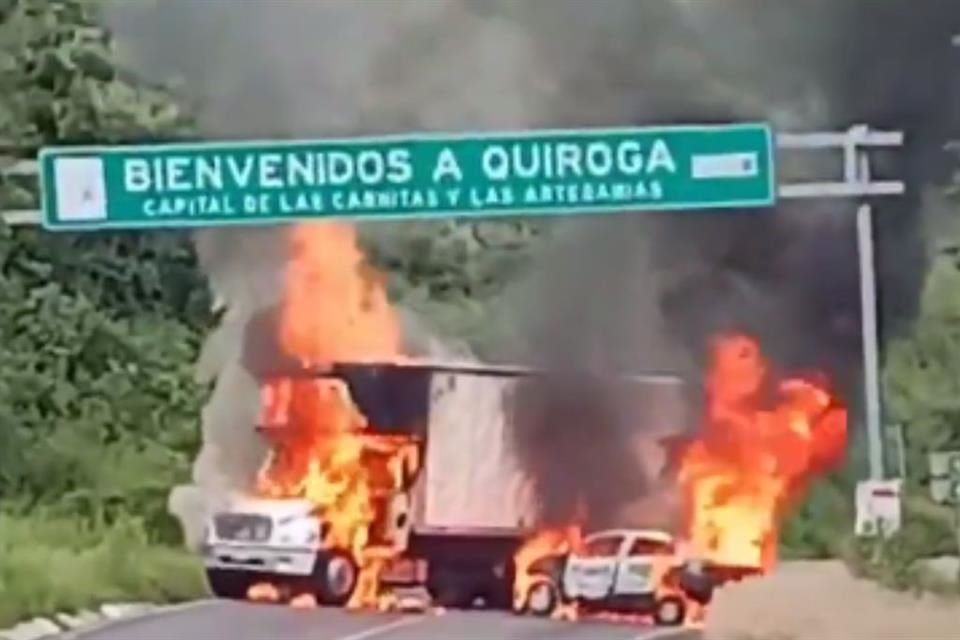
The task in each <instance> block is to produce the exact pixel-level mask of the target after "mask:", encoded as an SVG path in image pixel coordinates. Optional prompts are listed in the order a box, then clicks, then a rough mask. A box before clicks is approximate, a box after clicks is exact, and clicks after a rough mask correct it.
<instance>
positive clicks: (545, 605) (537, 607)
mask: <svg viewBox="0 0 960 640" xmlns="http://www.w3.org/2000/svg"><path fill="white" fill-rule="evenodd" d="M559 601H560V595H559V594H558V593H557V588H556V587H555V586H554V585H553V583H551V582H550V581H549V580H537V581H536V582H534V583H533V585H531V587H530V589H529V590H528V591H527V600H526V603H525V604H524V610H525V611H527V612H529V613H530V614H532V615H535V616H537V617H540V618H548V617H550V616H551V615H552V614H553V612H554V611H556V609H557V604H558V603H559Z"/></svg>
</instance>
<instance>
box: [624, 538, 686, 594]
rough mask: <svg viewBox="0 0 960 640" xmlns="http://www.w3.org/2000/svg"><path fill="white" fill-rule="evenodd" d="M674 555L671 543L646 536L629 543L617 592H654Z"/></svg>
mask: <svg viewBox="0 0 960 640" xmlns="http://www.w3.org/2000/svg"><path fill="white" fill-rule="evenodd" d="M673 555H674V548H673V544H672V543H671V542H668V541H665V540H661V539H658V538H648V537H644V536H637V537H636V538H633V539H632V540H629V541H628V547H627V549H626V552H625V553H624V555H623V557H622V558H621V560H620V566H619V567H618V571H617V577H616V585H615V593H616V594H617V595H625V596H639V595H648V594H652V593H655V592H656V590H657V588H658V587H659V586H660V581H661V580H662V579H663V574H664V573H665V569H666V567H667V565H668V564H669V563H670V560H671V558H672V557H673Z"/></svg>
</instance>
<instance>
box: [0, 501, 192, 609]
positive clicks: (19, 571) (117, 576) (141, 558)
mask: <svg viewBox="0 0 960 640" xmlns="http://www.w3.org/2000/svg"><path fill="white" fill-rule="evenodd" d="M204 593H205V586H204V580H203V572H202V568H201V564H200V561H199V559H198V558H196V557H194V556H191V555H189V554H188V553H187V552H185V551H183V550H181V549H177V548H174V547H168V546H163V545H158V544H156V543H154V542H152V541H151V539H150V536H148V535H147V529H146V528H145V525H144V522H143V521H142V520H137V519H134V518H125V519H123V520H119V521H118V522H116V523H115V524H113V525H110V526H103V525H97V524H94V523H92V522H90V521H87V520H83V519H80V518H76V517H72V518H63V517H57V516H52V515H49V514H34V515H31V516H29V517H26V516H19V515H14V514H9V513H8V514H0V627H3V626H9V625H11V624H14V623H15V622H17V621H19V620H22V619H24V618H27V617H30V616H35V615H44V614H52V613H55V612H58V611H77V610H80V609H83V608H87V607H94V606H96V605H98V604H100V603H103V602H107V601H117V600H120V601H129V600H131V599H133V600H144V601H150V602H177V601H183V600H189V599H194V598H198V597H201V596H203V594H204Z"/></svg>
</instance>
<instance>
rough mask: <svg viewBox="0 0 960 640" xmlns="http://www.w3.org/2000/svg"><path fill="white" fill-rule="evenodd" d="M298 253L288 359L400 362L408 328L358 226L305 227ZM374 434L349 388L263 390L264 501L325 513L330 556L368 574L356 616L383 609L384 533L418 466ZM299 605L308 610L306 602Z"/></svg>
mask: <svg viewBox="0 0 960 640" xmlns="http://www.w3.org/2000/svg"><path fill="white" fill-rule="evenodd" d="M292 244H293V251H292V257H291V260H290V264H289V265H288V269H287V271H286V275H285V280H284V287H283V298H282V302H281V313H280V329H279V333H280V335H279V338H280V343H281V345H282V347H283V349H284V350H285V352H287V353H288V354H291V355H293V356H295V357H296V358H297V359H298V360H299V361H300V363H301V364H302V365H303V366H304V367H306V368H311V369H315V370H320V371H323V370H325V369H327V368H328V367H329V366H330V365H332V364H333V363H335V362H338V361H351V362H356V361H363V360H397V359H399V358H400V355H401V332H400V324H399V321H398V319H397V317H396V315H395V314H394V312H393V309H392V308H391V307H390V305H389V302H388V300H387V294H386V290H385V287H384V282H383V279H382V278H381V277H379V276H378V275H377V274H375V273H374V272H373V271H372V270H371V269H370V268H369V266H367V264H366V262H365V259H364V256H363V254H362V252H361V251H360V249H359V247H358V244H357V237H356V232H355V229H354V228H353V226H351V225H348V224H341V223H320V224H304V225H300V226H297V227H295V228H294V230H293V234H292ZM369 427H370V425H369V424H368V422H367V419H366V418H365V417H364V415H363V414H362V413H361V412H360V411H359V409H358V408H357V406H356V404H355V403H354V401H353V399H352V397H351V395H350V391H349V389H348V387H347V385H346V384H345V383H343V382H342V381H340V380H336V379H332V378H313V379H309V378H303V379H300V378H298V379H290V378H280V379H273V380H269V381H265V382H264V385H263V388H262V413H261V418H260V430H261V432H262V433H263V434H264V436H265V437H266V438H267V439H268V441H269V444H270V452H269V456H268V459H267V460H266V462H265V464H264V465H263V467H262V469H261V471H260V474H259V476H258V478H257V483H256V491H257V492H258V493H259V494H261V495H264V496H268V497H272V498H285V497H305V498H307V499H308V500H310V501H311V502H312V503H313V504H314V505H316V513H317V515H318V516H319V517H320V518H321V519H322V520H323V521H324V522H325V523H326V525H327V529H326V534H325V537H324V539H323V540H322V541H321V542H322V544H323V546H324V548H327V549H338V550H341V551H345V552H348V553H349V554H350V555H351V556H352V557H353V559H354V561H355V562H357V564H358V566H359V568H360V577H359V580H358V584H357V588H356V590H355V591H354V593H353V596H352V598H351V600H350V602H349V603H348V604H347V606H348V607H351V608H354V607H375V606H376V605H377V598H378V596H379V576H380V573H381V570H382V567H383V564H384V557H385V556H389V555H390V554H391V553H393V552H394V550H393V549H392V547H391V544H390V541H389V540H384V539H383V538H384V533H383V532H382V531H380V532H379V533H378V530H377V525H378V523H380V522H381V521H382V520H384V517H385V514H386V511H387V509H388V507H389V504H390V499H391V498H392V497H393V495H394V494H395V493H396V492H397V491H398V490H400V488H401V486H402V484H403V483H404V482H405V476H404V474H405V473H406V474H409V473H412V471H411V467H415V466H416V465H417V464H418V463H419V459H418V455H417V449H416V443H415V442H413V441H412V439H410V438H406V437H397V436H383V435H377V434H375V433H371V430H370V429H369ZM387 537H388V536H387ZM297 604H300V605H304V606H309V603H307V602H306V600H305V599H304V601H303V602H298V603H297Z"/></svg>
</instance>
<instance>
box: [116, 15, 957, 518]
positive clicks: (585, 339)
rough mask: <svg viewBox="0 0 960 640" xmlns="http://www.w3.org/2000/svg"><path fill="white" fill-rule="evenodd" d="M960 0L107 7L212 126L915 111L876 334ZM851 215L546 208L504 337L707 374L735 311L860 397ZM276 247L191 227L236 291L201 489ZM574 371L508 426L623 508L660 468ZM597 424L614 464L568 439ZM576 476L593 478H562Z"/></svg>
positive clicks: (215, 465) (912, 243)
mask: <svg viewBox="0 0 960 640" xmlns="http://www.w3.org/2000/svg"><path fill="white" fill-rule="evenodd" d="M915 5H916V6H915ZM958 8H960V5H957V4H956V3H955V2H952V1H951V0H925V2H923V3H922V4H919V3H907V2H903V0H842V1H838V0H804V2H793V3H773V2H757V1H753V0H723V1H717V2H697V1H695V0H671V1H664V2H661V1H653V0H650V1H640V0H590V2H586V1H583V0H524V2H515V1H508V0H482V1H481V0H403V1H399V0H397V1H395V2H389V3H388V2H372V1H367V2H358V1H356V0H282V1H281V0H243V1H242V2H238V1H236V0H164V2H156V3H143V4H139V3H132V2H124V3H122V4H117V5H116V6H115V7H113V8H112V9H111V10H110V13H109V18H110V21H111V22H112V24H113V25H114V27H115V29H116V33H117V35H118V37H119V40H120V43H121V45H122V47H123V50H124V51H126V52H127V53H128V55H129V57H130V60H131V65H132V66H133V67H134V68H136V69H137V70H139V71H140V72H142V73H145V74H146V75H147V76H148V77H149V78H150V79H152V80H155V81H162V82H167V81H175V82H177V83H178V86H180V87H182V90H183V93H184V95H185V96H187V97H189V98H190V99H191V100H192V101H194V102H195V103H196V105H197V107H198V109H199V112H200V114H201V116H202V124H203V126H204V129H205V131H206V132H207V133H208V134H209V135H211V136H261V137H262V136H270V135H275V136H298V137H304V136H319V135H325V134H335V133H379V132H394V131H400V130H407V131H409V130H431V129H432V130H437V129H467V130H482V129H490V128H522V127H527V126H537V125H549V126H583V125H603V124H611V125H622V124H629V123H637V124H641V123H642V124H648V123H651V122H670V121H688V122H689V121H693V122H723V121H732V120H738V119H766V120H771V121H773V122H774V123H775V124H777V125H779V126H781V127H784V128H790V129H796V130H804V129H817V128H828V127H829V128H839V127H846V126H847V125H849V124H854V123H857V122H860V121H865V122H868V123H870V124H871V125H874V126H878V127H883V126H886V127H895V128H904V129H906V130H907V133H908V136H909V139H910V141H911V145H910V148H909V149H908V152H907V153H906V154H902V155H900V156H899V157H897V158H891V159H890V160H889V162H888V163H887V166H885V167H884V168H883V170H884V171H887V172H890V173H896V174H898V175H900V176H905V177H907V178H908V179H909V180H910V181H911V194H910V197H908V198H906V199H902V200H898V201H896V202H895V203H894V204H892V205H888V204H881V205H880V206H879V215H878V219H879V231H878V241H879V253H880V272H881V277H882V291H881V302H882V308H883V313H882V328H883V331H884V334H885V335H890V334H891V333H892V332H894V331H895V330H897V329H898V328H899V327H900V326H901V325H902V324H903V323H904V321H907V320H909V319H910V318H911V317H912V316H913V314H914V311H915V306H916V298H917V295H916V292H917V290H918V283H919V279H920V277H921V275H922V273H923V271H924V267H925V265H924V260H923V256H924V252H923V244H922V237H921V229H922V225H921V220H922V217H921V215H920V212H919V198H918V196H919V186H920V185H922V184H923V183H925V182H926V181H927V180H928V178H929V179H934V180H936V179H939V178H941V177H943V175H942V172H940V171H938V170H937V169H939V168H940V167H941V166H942V163H941V158H940V148H939V145H941V143H942V142H943V141H944V140H946V139H947V138H948V134H949V133H950V132H951V131H952V130H953V129H954V128H955V124H956V121H955V117H956V114H958V113H960V110H958V109H957V108H955V107H956V106H957V102H956V100H955V92H954V91H953V89H954V88H955V87H954V86H953V85H954V83H953V82H952V78H953V76H951V75H950V74H949V73H948V71H949V68H950V67H949V65H951V64H953V62H954V61H953V59H952V54H953V49H952V48H951V47H950V38H951V36H952V35H953V34H954V33H956V32H960V10H958ZM851 213H852V209H851V207H850V206H848V205H846V204H843V203H838V202H827V203H817V204H816V205H810V204H801V205H796V204H784V205H782V206H780V207H778V209H777V211H776V212H758V211H750V212H726V213H722V214H720V213H713V214H707V213H697V212H690V213H684V214H682V215H671V216H665V215H649V214H641V215H637V216H635V217H626V216H625V217H618V218H612V217H603V218H599V217H598V218H593V219H585V220H572V221H570V222H569V223H564V224H562V225H559V228H558V229H557V230H556V233H555V237H556V243H555V244H554V246H551V247H548V249H547V250H546V251H545V253H544V255H543V256H542V258H541V261H540V263H539V268H538V269H537V270H536V273H535V274H533V276H532V278H531V280H530V282H529V283H527V286H526V288H521V289H520V290H518V293H517V297H516V298H513V299H512V300H513V301H514V302H512V304H511V305H509V306H510V307H511V308H512V310H519V311H520V312H521V313H519V314H518V315H517V316H513V315H511V316H510V317H511V318H514V317H515V318H516V320H515V322H516V323H519V325H520V326H521V327H522V328H523V329H524V331H522V332H521V337H522V341H521V344H519V345H517V344H505V345H503V352H504V353H503V355H504V356H506V357H511V358H525V359H529V360H533V361H536V362H542V363H545V364H549V365H552V366H558V367H562V368H570V369H577V370H580V369H583V368H588V369H597V370H601V369H606V370H609V369H612V370H615V371H651V370H666V371H674V372H681V373H689V372H697V371H698V370H699V366H700V365H699V356H700V354H701V353H702V344H703V340H704V337H705V336H707V335H709V334H711V333H713V332H716V331H718V330H722V329H725V328H731V327H738V328H745V329H748V330H751V331H753V332H755V333H757V335H759V336H760V337H761V338H762V339H763V341H764V343H765V347H766V348H767V349H768V350H769V351H771V352H772V354H773V355H774V357H775V358H776V359H777V360H778V362H781V363H783V364H784V365H785V366H789V367H807V366H815V367H818V368H826V369H827V370H828V371H829V372H830V373H832V374H834V376H835V377H836V378H837V379H838V380H839V382H840V383H841V384H842V385H843V386H844V388H845V391H846V392H847V393H848V395H849V396H850V397H854V396H855V391H856V379H857V376H856V373H857V370H858V367H859V360H858V354H859V348H860V347H859V339H858V333H857V327H858V323H859V309H858V300H859V297H858V292H857V278H856V271H855V267H856V258H855V254H854V251H853V248H854V244H853V227H852V217H851ZM282 247H283V240H282V236H281V232H279V231H271V230H265V231H239V232H235V233H234V232H231V233H225V232H209V233H208V234H206V235H204V236H198V251H199V253H200V255H201V257H202V260H203V264H204V268H205V269H206V271H207V273H208V274H210V276H211V282H212V284H213V286H214V289H215V290H216V292H217V293H218V295H219V297H220V298H221V299H222V300H223V302H224V305H225V311H224V314H225V315H224V326H223V327H222V328H221V329H220V331H219V332H218V333H217V334H216V335H215V336H213V337H211V344H210V346H209V348H208V350H207V353H206V354H205V360H206V362H207V363H208V369H210V370H211V371H213V372H216V374H217V390H216V393H215V395H214V397H213V399H212V400H211V404H210V406H209V407H208V408H207V411H206V413H205V415H204V438H205V444H204V450H203V452H202V453H201V456H200V459H199V460H198V463H197V470H196V483H197V485H199V486H200V487H202V488H204V490H206V489H207V488H210V487H217V486H237V484H236V483H237V482H238V481H242V480H243V479H244V478H245V477H248V476H249V473H250V470H251V468H252V466H251V464H250V463H249V461H250V460H253V459H254V458H255V457H256V453H257V451H258V450H257V446H259V445H257V443H256V441H255V438H254V437H253V435H252V430H251V429H250V427H251V422H250V421H251V420H252V418H251V417H250V415H251V414H250V412H249V407H246V406H244V405H243V402H244V399H245V398H250V397H252V396H251V394H250V388H251V387H250V385H251V384H252V382H251V380H250V378H249V367H250V362H249V358H246V360H245V358H244V354H242V353H240V351H242V345H243V344H246V343H248V342H250V340H245V339H244V338H243V337H242V336H243V334H244V333H245V332H247V325H248V323H249V322H250V319H251V318H252V317H253V316H254V315H256V314H257V313H259V312H260V311H262V310H263V309H266V308H268V307H269V306H270V304H271V299H272V296H273V295H274V294H275V292H276V291H277V288H276V287H275V286H271V285H270V284H269V283H271V282H275V279H276V277H277V273H279V271H280V270H282V267H283V263H284V254H283V250H282ZM256 283H261V284H256ZM512 313H513V311H511V314H512ZM253 342H254V343H255V342H256V340H253ZM267 351H269V349H268V350H267ZM254 359H256V358H254ZM588 386H589V385H586V386H584V389H586V388H587V387H588ZM576 389H577V385H574V386H573V387H571V385H570V384H569V383H567V382H562V383H560V384H559V388H558V389H556V390H554V389H552V388H551V389H550V390H547V391H544V392H542V393H537V394H531V396H530V400H529V402H530V407H532V408H530V407H528V408H527V410H525V411H524V413H523V416H524V418H523V420H522V421H521V423H520V425H521V429H522V431H521V432H518V442H519V443H520V444H521V447H522V449H521V450H522V452H523V453H524V455H525V460H526V462H527V464H528V466H529V467H530V468H531V469H534V471H535V474H536V475H537V476H538V477H539V479H540V480H541V482H540V483H539V484H540V487H541V491H542V493H543V496H542V497H543V498H544V500H545V501H546V502H547V503H549V504H550V505H552V506H553V507H552V512H553V514H554V516H555V517H562V513H563V512H564V511H565V510H566V511H567V512H571V511H572V510H573V504H572V503H573V500H572V499H565V498H564V496H565V495H569V496H574V495H575V494H577V493H581V494H584V493H585V498H586V500H587V501H588V502H590V501H593V502H595V503H600V502H609V500H608V499H607V498H603V499H602V500H601V495H602V493H603V492H604V491H609V488H610V487H611V486H622V483H623V482H628V483H630V485H631V486H632V487H633V488H632V489H631V490H629V491H627V493H630V494H633V495H625V496H624V499H623V502H629V501H631V500H633V499H634V498H637V497H638V496H639V497H642V496H643V495H645V494H649V492H650V490H651V488H650V486H649V485H650V478H651V477H652V476H651V473H649V472H648V471H649V470H643V471H644V473H642V474H641V475H642V476H643V478H646V480H645V481H641V480H636V479H634V478H632V477H626V476H624V470H625V469H631V468H632V467H631V466H630V465H629V464H626V463H623V464H621V462H623V460H622V457H621V456H619V455H618V454H617V452H620V451H624V450H625V449H627V447H626V446H619V445H624V444H625V440H624V438H625V436H624V435H623V433H624V430H623V429H622V424H623V423H624V422H631V421H632V420H631V419H630V418H629V417H628V418H624V417H623V411H621V410H620V409H612V408H611V403H613V402H614V401H613V400H607V399H605V398H608V397H609V395H608V393H607V392H606V391H603V390H599V389H594V390H593V391H590V392H589V393H588V392H587V391H584V392H583V393H582V394H580V396H581V397H579V398H578V397H577V396H578V392H577V391H576ZM564 403H568V404H564ZM569 403H574V404H573V405H570V404H569ZM567 411H570V412H574V413H576V414H577V415H579V416H581V417H582V420H579V421H577V422H576V423H573V422H570V421H567V422H566V423H565V424H569V425H570V426H569V427H568V428H566V431H565V432H559V431H557V426H556V424H548V422H552V421H553V420H554V419H555V416H563V415H565V412H567ZM637 420H639V416H637ZM637 420H633V421H634V422H636V421H637ZM684 426H686V425H684ZM551 428H552V429H553V430H552V431H551V430H550V429H551ZM585 432H589V434H590V438H589V440H584V433H585ZM546 434H551V435H549V437H548V436H547V435H546ZM590 443H594V444H595V445H596V446H597V447H599V450H602V451H606V452H608V453H610V455H611V456H614V457H615V458H616V460H614V461H610V460H605V459H604V456H601V455H596V456H593V457H592V458H591V457H590V456H586V457H583V456H581V457H580V458H571V457H570V455H571V452H572V451H575V450H583V448H584V447H587V446H588V445H589V444H590ZM571 460H575V461H576V465H578V466H575V465H574V464H572V463H571ZM573 469H576V470H577V473H576V474H574V473H572V470H573ZM564 471H566V472H567V473H566V475H564ZM218 474H219V475H218ZM212 476H218V477H220V476H222V478H221V480H223V481H222V482H221V480H216V481H214V480H211V477H212ZM223 478H226V479H223ZM558 478H564V481H563V482H561V481H560V480H558ZM577 478H580V479H579V480H578V479H577ZM218 482H219V483H220V484H217V483H218ZM571 483H572V484H574V485H577V484H580V485H582V486H588V485H589V487H591V488H590V490H589V491H585V492H584V491H579V492H578V491H570V490H569V489H570V488H571ZM614 483H615V484H614ZM565 500H566V502H565ZM604 510H605V511H610V509H607V508H605V509H604ZM178 513H185V510H184V509H178Z"/></svg>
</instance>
